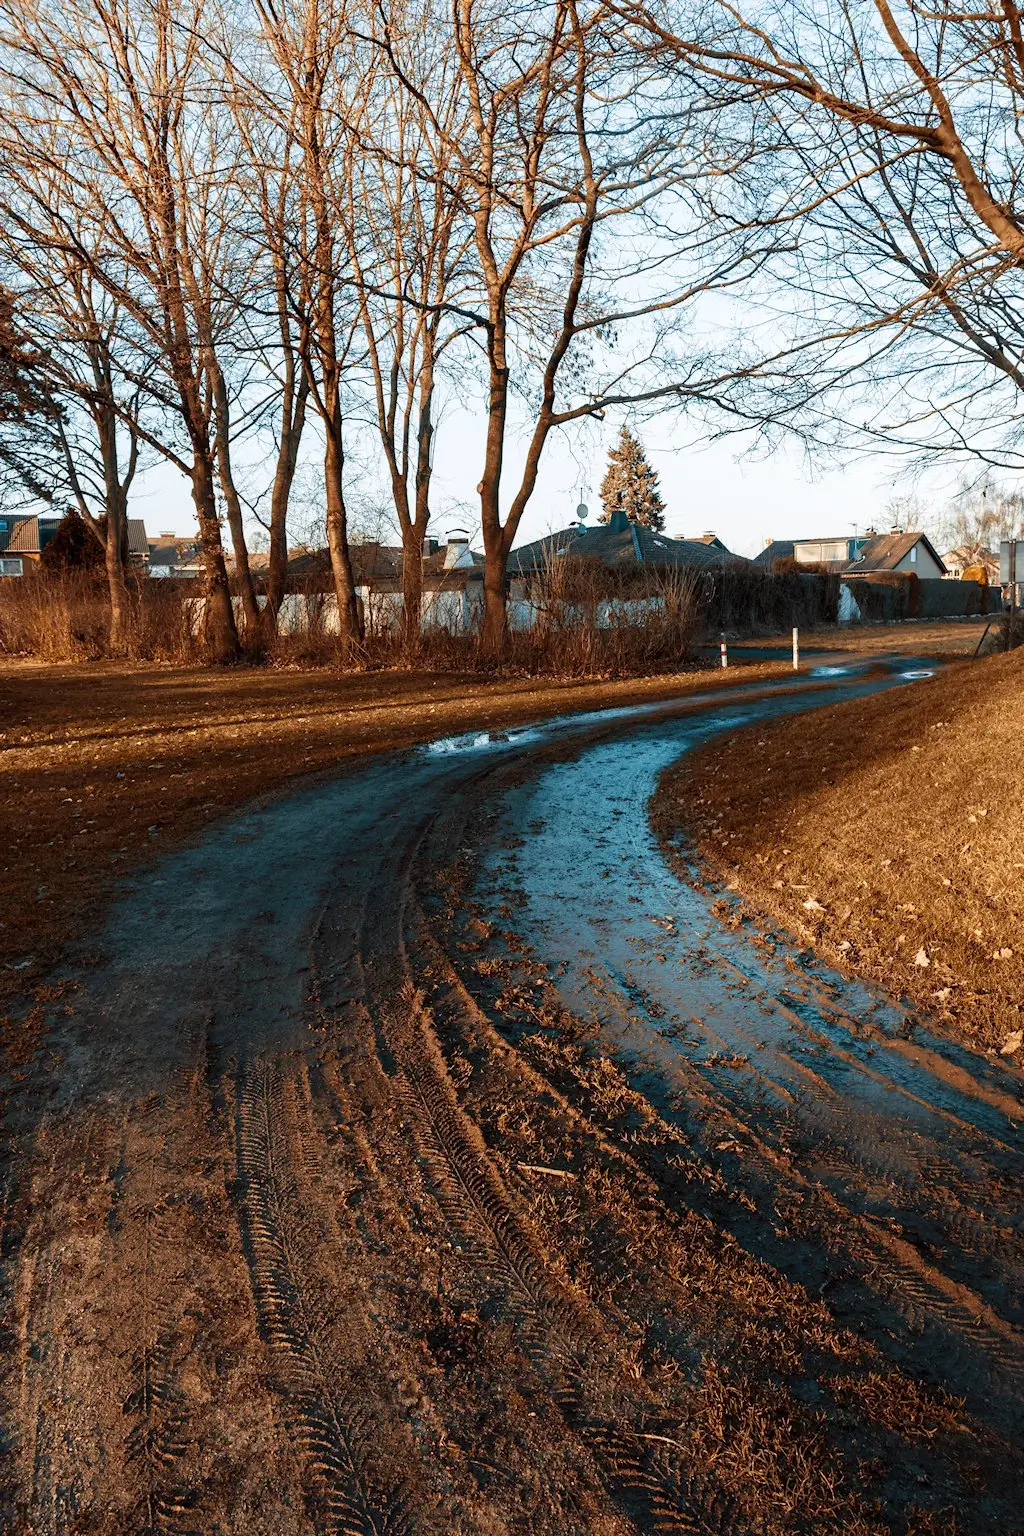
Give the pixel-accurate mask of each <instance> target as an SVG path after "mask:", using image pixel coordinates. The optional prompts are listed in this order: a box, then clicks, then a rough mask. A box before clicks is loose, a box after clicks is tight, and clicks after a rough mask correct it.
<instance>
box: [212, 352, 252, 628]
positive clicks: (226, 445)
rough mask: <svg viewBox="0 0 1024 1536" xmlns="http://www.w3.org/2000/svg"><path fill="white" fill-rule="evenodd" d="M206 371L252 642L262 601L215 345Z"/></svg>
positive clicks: (238, 581)
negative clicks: (255, 581) (251, 562)
mask: <svg viewBox="0 0 1024 1536" xmlns="http://www.w3.org/2000/svg"><path fill="white" fill-rule="evenodd" d="M207 371H208V373H209V376H210V385H211V389H212V392H213V419H214V423H215V429H216V443H217V468H218V470H219V472H220V488H221V492H222V494H223V496H224V505H225V506H226V508H227V513H228V527H229V528H230V529H231V543H232V546H233V548H234V551H235V581H236V584H237V586H238V592H239V596H240V597H241V599H242V612H243V614H244V615H245V631H246V635H247V636H248V638H249V640H250V642H251V641H252V640H253V639H254V638H255V635H256V631H257V629H258V627H259V622H260V608H259V603H258V602H257V601H256V588H255V586H254V585H253V579H252V572H251V570H250V569H249V550H248V547H247V545H246V542H245V527H244V524H243V522H242V503H241V502H240V501H239V499H238V489H237V487H236V485H235V477H234V475H233V473H232V470H231V438H230V432H229V414H230V407H229V405H228V391H227V385H226V384H225V382H224V371H223V369H222V368H221V366H220V363H219V362H218V361H217V358H216V356H215V355H214V353H213V348H212V347H210V349H209V355H208V362H207Z"/></svg>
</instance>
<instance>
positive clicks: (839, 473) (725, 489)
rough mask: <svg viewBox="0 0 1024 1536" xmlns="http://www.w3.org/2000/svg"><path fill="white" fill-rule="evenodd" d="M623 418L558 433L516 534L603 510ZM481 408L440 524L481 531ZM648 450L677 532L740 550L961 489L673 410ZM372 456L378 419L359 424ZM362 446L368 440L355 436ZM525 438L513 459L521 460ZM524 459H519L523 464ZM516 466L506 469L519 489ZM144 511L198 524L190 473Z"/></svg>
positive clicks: (645, 430)
mask: <svg viewBox="0 0 1024 1536" xmlns="http://www.w3.org/2000/svg"><path fill="white" fill-rule="evenodd" d="M620 421H621V419H620V418H615V419H614V420H613V419H612V418H609V419H608V420H607V421H605V422H603V423H594V424H590V425H588V426H587V427H585V428H584V429H583V430H582V431H578V432H577V433H576V434H575V435H574V436H573V437H569V436H567V435H565V434H562V433H558V434H555V435H554V436H553V437H552V438H551V439H550V440H549V445H548V449H547V452H546V455H545V459H544V461H543V464H542V468H541V475H540V480H539V483H538V487H537V490H536V492H535V494H534V497H533V500H532V502H531V504H530V506H529V508H528V510H527V513H526V516H525V517H524V519H523V523H522V525H521V529H520V533H519V537H518V540H517V542H518V543H524V542H526V541H527V540H529V539H532V538H537V537H539V536H541V535H542V534H544V533H547V532H550V531H551V530H552V529H555V528H563V527H565V526H566V524H567V523H569V522H571V521H572V520H573V518H574V515H575V509H576V505H577V503H578V501H579V500H580V496H581V493H582V499H583V500H584V501H585V502H586V503H587V504H588V506H589V508H590V520H591V521H594V520H595V519H596V517H597V513H598V511H599V509H600V498H599V496H598V487H599V485H600V482H601V478H602V476H603V474H604V470H605V465H606V461H607V453H608V449H609V447H610V446H611V445H612V443H614V441H615V438H616V436H617V434H618V430H619V425H620ZM479 430H480V428H479V417H478V416H477V415H476V414H475V413H470V412H458V413H453V414H451V415H449V417H448V419H447V421H446V422H445V423H444V426H443V428H442V430H441V432H440V433H439V437H438V444H439V446H438V453H437V457H436V460H435V468H434V491H433V507H434V522H435V528H436V531H437V532H438V533H443V532H444V531H446V529H447V528H449V527H467V528H470V530H471V531H472V532H473V534H474V540H475V541H476V542H479V539H478V528H477V527H475V526H474V525H475V520H476V513H475V487H476V481H477V479H478V477H479V473H480V443H479ZM637 430H638V431H639V434H640V436H641V438H642V441H643V442H644V445H645V447H646V449H647V452H648V457H649V458H650V460H651V462H652V463H653V465H654V467H655V468H656V469H657V471H658V473H659V475H660V477H661V488H662V494H663V496H664V500H665V505H666V511H667V531H668V532H669V533H671V534H673V535H676V536H682V535H690V534H698V533H702V532H704V531H706V530H713V531H714V532H716V533H717V534H718V535H719V537H720V538H721V539H723V540H724V542H725V543H726V544H727V545H728V546H729V548H730V549H733V550H735V551H736V552H737V553H739V554H745V555H754V554H756V553H757V552H758V550H759V549H761V548H763V546H764V544H765V542H766V541H767V539H769V538H777V539H781V538H793V537H811V536H815V535H839V534H843V533H846V532H847V531H848V530H849V531H851V532H852V531H853V528H854V527H855V526H856V527H857V528H859V529H861V530H863V529H864V528H865V527H867V526H868V525H870V524H875V525H877V526H878V527H879V528H881V527H883V526H888V520H887V512H886V506H887V503H888V502H889V500H890V498H891V497H892V496H893V495H899V494H905V493H907V492H909V491H913V490H915V489H916V490H917V491H918V493H919V494H920V496H921V498H922V501H923V502H924V504H925V505H926V506H927V507H929V508H934V509H935V510H936V511H938V510H940V509H941V507H942V506H943V505H944V504H945V502H946V501H948V499H949V496H950V495H951V494H952V492H953V490H954V488H955V481H956V470H955V468H954V466H952V465H946V466H944V467H942V468H941V469H939V470H936V471H933V472H932V473H931V474H930V475H929V476H928V477H927V478H926V480H924V481H919V482H916V483H915V482H914V481H913V480H912V479H907V478H906V475H905V473H902V472H901V466H900V464H899V462H898V461H896V460H892V459H887V458H884V457H882V456H876V457H874V458H860V459H851V460H850V461H849V462H847V463H846V464H844V465H838V466H837V465H836V464H835V463H834V462H832V463H822V464H820V465H818V466H815V465H813V464H811V463H809V462H808V461H807V459H806V457H805V455H804V454H803V453H802V451H800V450H799V449H797V448H796V447H793V446H790V447H784V448H781V449H778V450H777V451H775V452H774V453H772V454H771V455H770V456H767V457H761V456H758V457H743V456H742V445H741V444H740V443H739V441H738V440H736V439H730V440H727V441H722V442H712V443H703V444H701V443H697V444H694V443H693V441H692V429H690V430H688V429H687V424H686V423H685V422H684V421H681V420H678V419H673V418H671V417H668V416H663V417H661V418H658V419H656V420H654V421H651V422H648V423H644V424H640V425H639V426H638V428H637ZM355 432H356V435H357V437H358V436H362V434H364V433H365V434H366V436H365V437H364V439H363V440H364V443H365V444H366V448H367V458H368V459H370V456H371V455H372V435H371V434H370V431H369V428H365V427H364V428H357V429H355ZM309 447H310V459H311V462H310V464H309V469H308V473H309V475H310V477H311V478H313V477H315V475H316V472H317V471H316V463H315V455H316V453H317V451H318V450H317V447H316V445H315V443H313V442H312V440H311V441H310V445H309ZM353 447H354V449H355V453H354V455H353V457H354V458H356V457H358V451H359V444H358V441H357V442H356V443H355V444H354V445H353ZM514 449H515V444H514V442H513V443H512V444H511V445H510V459H514ZM514 469H515V465H514V463H513V464H512V470H513V472H514ZM511 489H512V473H510V474H509V476H508V478H507V480H506V491H507V492H508V493H511ZM133 513H134V515H135V516H141V517H143V518H144V519H145V522H146V527H147V530H148V532H149V533H150V534H151V535H152V534H155V533H159V532H163V531H165V530H167V531H173V532H175V533H178V534H182V535H187V534H193V533H194V532H195V519H194V517H193V515H192V510H191V499H190V496H189V492H188V487H187V485H186V483H185V482H184V481H183V480H182V479H181V478H180V477H179V476H178V475H177V474H176V473H175V472H174V471H173V470H171V469H169V468H167V467H166V466H156V467H154V468H153V469H151V470H149V471H148V472H147V473H145V474H144V475H142V476H140V478H139V481H138V483H137V485H136V487H135V492H134V495H133Z"/></svg>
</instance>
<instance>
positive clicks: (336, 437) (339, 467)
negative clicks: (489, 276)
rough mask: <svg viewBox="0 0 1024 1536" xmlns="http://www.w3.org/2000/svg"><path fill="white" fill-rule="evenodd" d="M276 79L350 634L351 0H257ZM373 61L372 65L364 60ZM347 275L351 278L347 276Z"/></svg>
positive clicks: (305, 328)
mask: <svg viewBox="0 0 1024 1536" xmlns="http://www.w3.org/2000/svg"><path fill="white" fill-rule="evenodd" d="M255 5H256V9H257V11H258V13H259V17H260V22H261V26H262V35H263V39H264V41H265V44H266V46H267V48H268V49H269V50H270V53H271V55H272V57H273V61H274V63H275V65H276V70H277V80H276V82H275V84H274V85H272V86H267V87H265V89H264V94H263V98H262V99H263V102H264V103H265V105H266V110H268V111H269V112H273V113H276V115H277V119H278V121H279V122H280V123H281V124H282V125H287V129H288V132H289V134H290V135H292V136H293V137H294V142H295V144H296V146H297V149H298V159H297V162H296V163H297V165H299V166H301V200H300V203H299V206H298V208H297V209H296V217H295V223H294V226H293V237H292V239H293V250H294V251H295V252H296V253H297V256H298V263H299V270H300V272H301V274H302V276H301V280H300V283H299V285H298V287H297V288H293V289H292V291H291V295H290V297H291V301H292V303H293V304H296V306H297V308H296V313H295V321H296V324H297V330H298V342H299V351H300V355H301V357H302V363H303V368H304V372H305V376H306V380H307V384H308V388H309V397H310V398H311V399H312V401H313V404H314V407H315V409H316V412H317V415H318V417H319V420H320V424H321V427H322V429H323V434H324V490H325V500H326V522H327V546H328V550H329V552H330V559H331V571H332V574H333V578H334V589H335V596H336V599H337V605H338V626H339V632H340V636H341V640H342V643H343V644H344V645H345V646H346V647H347V648H349V649H351V648H352V647H353V646H355V645H357V644H358V642H359V640H360V636H361V621H360V614H359V607H358V603H357V600H356V587H355V579H354V576H353V572H352V559H351V555H350V553H349V543H348V518H347V511H346V506H345V440H344V410H343V395H344V389H345V384H346V374H347V372H348V369H349V366H350V363H351V351H352V344H353V340H354V336H355V332H356V328H357V326H358V323H359V322H358V316H357V314H356V311H355V307H354V304H353V302H352V289H351V286H350V281H351V273H350V270H349V268H348V264H347V261H346V242H345V238H344V234H343V232H342V225H341V218H340V211H341V210H342V209H343V208H344V207H345V203H346V198H345V188H346V186H347V185H348V182H349V177H350V170H349V164H350V157H351V155H352V153H353V130H354V129H355V128H356V127H357V125H358V122H359V119H360V114H361V113H362V112H365V110H366V107H367V105H368V98H369V95H370V89H369V78H368V74H367V70H368V68H369V61H367V60H365V59H364V60H362V61H359V60H356V59H353V39H352V32H351V28H350V26H349V16H348V10H347V6H346V3H345V0H289V3H285V4H283V5H277V4H271V3H270V0H255ZM364 66H365V67H364ZM346 279H348V281H346Z"/></svg>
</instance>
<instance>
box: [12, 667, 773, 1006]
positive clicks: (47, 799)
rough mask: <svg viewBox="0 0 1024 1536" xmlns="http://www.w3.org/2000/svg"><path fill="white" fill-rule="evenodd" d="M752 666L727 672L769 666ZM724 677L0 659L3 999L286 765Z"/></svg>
mask: <svg viewBox="0 0 1024 1536" xmlns="http://www.w3.org/2000/svg"><path fill="white" fill-rule="evenodd" d="M780 670H781V669H780V667H779V666H778V665H775V666H767V667H749V668H744V669H743V670H742V671H737V672H736V673H735V674H733V675H731V676H730V678H729V679H728V680H727V681H729V682H733V683H743V682H747V681H750V680H751V679H752V678H754V677H758V676H772V675H778V674H779V672H780ZM723 681H726V680H725V679H720V678H719V677H717V676H716V675H715V674H709V673H707V672H703V673H702V672H697V671H692V672H689V673H685V674H675V675H668V676H663V677H658V678H649V679H645V680H643V679H641V680H632V681H627V682H620V683H607V682H604V683H590V684H583V685H581V684H569V683H566V682H564V681H553V680H550V679H548V680H545V681H542V682H538V681H527V680H524V679H521V678H520V679H502V680H494V679H483V678H480V677H478V676H472V675H461V676H460V675H457V674H456V675H451V674H447V675H444V676H433V675H431V674H429V673H422V672H421V673H410V672H403V673H397V672H378V673H362V674H350V675H344V674H340V673H338V672H333V671H325V672H316V673H309V672H300V671H297V670H293V671H272V670H267V669H242V668H239V669H237V670H227V671H225V670H219V671H208V670H201V669H198V668H195V669H191V670H188V669H178V668H171V667H164V668H161V667H155V666H141V665H140V666H131V665H125V664H116V663H109V662H107V663H91V664H89V663H87V664H81V665H71V666H43V665H40V664H38V663H33V662H18V661H4V660H2V659H0V845H2V848H3V854H2V857H0V882H2V889H3V894H4V900H3V904H2V912H0V1007H2V1005H3V1000H4V998H5V997H7V998H10V997H11V996H12V995H14V994H16V993H18V992H23V991H25V990H26V989H27V988H29V987H31V985H33V984H34V983H35V981H36V980H37V979H38V978H39V977H40V976H41V975H42V974H44V972H45V971H46V970H47V969H48V968H49V967H50V966H52V965H53V963H54V962H55V960H56V959H57V957H58V955H59V953H60V951H61V948H62V946H63V945H64V943H65V942H66V941H67V940H69V939H75V938H81V937H82V936H83V935H87V934H88V933H89V931H90V928H91V927H94V926H95V924H96V922H97V921H98V913H99V909H100V901H101V898H102V897H103V896H105V895H106V894H107V892H108V891H109V890H110V888H111V886H112V884H113V882H114V881H115V880H116V879H117V878H118V877H119V876H121V875H123V874H124V873H125V871H126V869H127V868H128V867H129V866H130V865H131V864H132V863H134V862H137V861H138V860H140V859H145V858H147V857H150V856H152V854H153V853H155V852H157V851H162V850H163V849H165V848H166V847H168V846H169V845H171V844H172V843H174V842H180V841H183V840H187V839H189V838H191V837H194V836H195V835H197V834H198V833H200V832H201V830H202V828H203V827H204V826H205V825H206V824H207V823H208V822H209V821H210V820H211V819H212V818H213V817H215V816H217V815H220V814H222V813H223V812H225V811H227V810H228V809H230V808H231V807H233V806H237V805H239V804H241V803H243V802H244V801H246V800H247V799H250V798H252V797H253V796H256V795H259V794H262V793H264V792H266V791H269V790H273V789H276V788H278V787H279V786H280V785H282V784H283V783H285V782H286V781H287V780H288V779H290V778H293V777H295V776H297V775H301V774H306V773H313V772H317V771H320V770H323V769H327V768H330V767H332V766H333V765H335V764H338V763H340V762H341V761H342V760H343V759H345V758H350V757H354V756H356V755H358V754H360V753H366V752H373V751H380V750H383V749H385V748H392V747H399V746H405V745H409V744H411V743H414V742H421V741H429V740H431V739H433V738H435V737H437V736H443V735H445V734H448V733H456V732H460V731H468V730H472V729H474V728H481V727H489V726H503V725H510V724H514V723H515V722H517V721H522V720H527V719H537V718H540V717H543V716H549V715H553V714H557V713H559V712H561V711H563V710H569V709H587V708H600V707H602V706H604V705H611V704H617V703H626V702H629V701H630V700H633V699H657V698H668V697H674V696H675V695H677V694H679V693H685V692H688V691H696V690H698V689H702V688H706V687H708V686H712V685H718V684H719V683H721V682H723Z"/></svg>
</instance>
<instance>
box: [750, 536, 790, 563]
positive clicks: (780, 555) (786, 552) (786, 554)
mask: <svg viewBox="0 0 1024 1536" xmlns="http://www.w3.org/2000/svg"><path fill="white" fill-rule="evenodd" d="M795 548H796V544H795V542H794V540H793V539H772V540H771V541H770V542H769V543H767V544H766V545H765V547H764V549H762V550H761V552H760V554H757V555H755V556H754V564H755V565H767V566H769V567H771V566H773V565H774V564H775V562H776V560H792V558H793V551H794V549H795Z"/></svg>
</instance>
